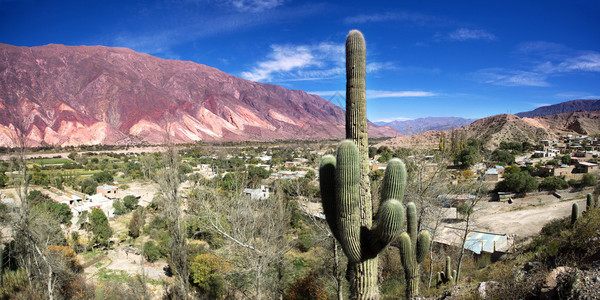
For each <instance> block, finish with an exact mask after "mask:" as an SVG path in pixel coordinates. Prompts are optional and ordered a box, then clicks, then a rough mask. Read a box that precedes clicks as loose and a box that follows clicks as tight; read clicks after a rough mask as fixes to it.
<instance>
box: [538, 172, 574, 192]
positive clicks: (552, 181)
mask: <svg viewBox="0 0 600 300" xmlns="http://www.w3.org/2000/svg"><path fill="white" fill-rule="evenodd" d="M568 187H569V184H568V183H567V181H565V179H564V177H554V176H550V177H546V178H544V180H542V182H541V183H540V188H541V189H543V190H546V191H555V190H560V189H566V188H568Z"/></svg>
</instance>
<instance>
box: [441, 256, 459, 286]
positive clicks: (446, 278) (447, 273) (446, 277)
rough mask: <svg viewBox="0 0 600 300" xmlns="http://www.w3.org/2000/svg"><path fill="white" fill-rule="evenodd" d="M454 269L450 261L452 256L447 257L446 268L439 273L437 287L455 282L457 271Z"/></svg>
mask: <svg viewBox="0 0 600 300" xmlns="http://www.w3.org/2000/svg"><path fill="white" fill-rule="evenodd" d="M451 269H452V261H451V260H450V256H446V267H445V268H444V271H442V272H438V273H437V279H438V280H437V286H438V287H439V286H440V285H443V284H446V283H448V282H452V281H454V279H455V278H456V270H451Z"/></svg>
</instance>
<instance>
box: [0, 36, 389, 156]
mask: <svg viewBox="0 0 600 300" xmlns="http://www.w3.org/2000/svg"><path fill="white" fill-rule="evenodd" d="M344 120H345V113H344V111H343V110H342V109H341V108H339V107H338V106H335V105H333V104H332V103H331V102H329V101H326V100H324V99H323V98H321V97H319V96H316V95H310V94H307V93H305V92H303V91H298V90H288V89H285V88H282V87H280V86H276V85H271V84H262V83H257V82H252V81H248V80H244V79H240V78H238V77H235V76H232V75H228V74H226V73H224V72H221V71H219V70H217V69H214V68H211V67H208V66H205V65H200V64H197V63H193V62H187V61H176V60H164V59H160V58H156V57H153V56H150V55H147V54H141V53H137V52H134V51H132V50H130V49H124V48H109V47H102V46H75V47H74V46H63V45H47V46H39V47H15V46H11V45H5V44H0V146H14V145H15V140H14V135H15V134H14V133H15V128H23V129H24V130H23V131H24V132H25V134H26V136H27V139H28V141H27V142H28V144H29V145H32V146H37V145H61V146H66V145H81V144H138V143H150V144H156V143H163V142H165V141H166V139H167V133H168V139H169V140H170V141H171V142H175V143H188V142H194V141H241V140H277V139H321V138H335V139H338V138H342V137H343V136H344ZM371 125H372V126H371V128H370V134H371V136H373V137H383V136H396V135H398V134H399V133H398V132H397V131H395V130H394V129H392V128H389V127H378V126H375V125H373V124H371Z"/></svg>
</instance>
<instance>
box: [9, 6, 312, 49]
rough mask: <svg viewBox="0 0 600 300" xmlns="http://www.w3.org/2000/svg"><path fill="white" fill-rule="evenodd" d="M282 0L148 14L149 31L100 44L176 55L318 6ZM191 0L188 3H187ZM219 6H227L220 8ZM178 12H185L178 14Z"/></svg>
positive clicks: (302, 14)
mask: <svg viewBox="0 0 600 300" xmlns="http://www.w3.org/2000/svg"><path fill="white" fill-rule="evenodd" d="M0 1H1V0H0ZM209 2H210V1H209ZM284 2H285V0H283V1H282V0H253V1H250V0H230V1H228V2H223V3H219V5H220V6H219V7H213V8H214V9H221V11H219V13H214V14H213V13H207V12H210V11H212V10H213V8H211V9H198V8H197V7H193V9H192V8H189V9H186V8H185V7H184V8H176V9H175V8H174V9H173V10H172V11H171V10H169V11H165V13H164V14H165V15H164V16H162V15H160V16H158V15H152V16H150V17H152V18H155V19H156V20H154V21H153V22H154V23H155V24H156V26H155V28H153V30H149V31H145V32H136V31H129V30H128V31H122V32H118V33H116V34H114V33H113V34H111V36H110V37H107V38H106V39H107V42H106V43H103V44H109V45H111V46H116V47H126V48H130V49H133V50H135V51H138V52H143V53H148V54H152V55H158V56H161V57H164V58H178V57H177V55H176V54H174V52H175V51H174V50H173V49H174V48H175V47H176V46H178V45H181V44H185V43H188V42H192V41H196V40H199V39H202V38H207V37H213V36H217V35H223V34H229V33H232V32H239V31H245V30H249V29H252V28H255V27H258V26H262V25H265V24H274V23H277V22H281V21H287V20H289V19H292V18H302V17H306V16H309V15H313V14H315V13H318V12H319V11H320V10H321V9H322V7H321V6H320V5H312V6H308V5H302V6H295V7H287V6H281V5H282V4H283V3H284ZM194 3H195V2H191V3H190V4H189V5H192V4H194ZM195 5H203V6H206V5H208V4H206V3H205V2H202V1H201V3H197V4H195ZM223 6H226V7H229V8H228V9H225V11H222V10H223ZM182 11H185V12H186V13H187V14H183V13H181V12H182ZM180 14H181V15H185V17H183V16H180ZM174 20H176V21H174ZM161 25H162V26H161ZM165 28H167V29H165Z"/></svg>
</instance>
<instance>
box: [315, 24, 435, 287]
mask: <svg viewBox="0 0 600 300" xmlns="http://www.w3.org/2000/svg"><path fill="white" fill-rule="evenodd" d="M365 77H366V47H365V40H364V37H363V35H362V33H360V32H359V31H357V30H352V31H350V33H349V34H348V37H347V39H346V138H347V139H348V140H345V141H342V142H341V143H340V145H339V147H338V150H337V154H336V157H333V156H331V155H328V156H325V157H323V160H322V161H321V165H320V167H319V175H320V188H321V198H322V201H323V212H324V213H325V216H326V219H327V223H328V225H329V228H330V229H331V231H332V233H333V236H334V237H335V238H336V239H337V240H338V241H339V242H340V244H341V246H342V249H343V251H344V254H346V256H347V257H348V269H347V272H346V278H347V279H348V281H349V283H350V286H349V287H350V299H379V291H378V284H377V264H378V261H377V255H378V254H379V253H380V252H381V251H382V250H383V249H384V248H385V247H386V246H387V245H388V244H390V242H392V241H393V240H395V239H397V238H398V236H399V235H400V232H402V229H403V227H404V218H405V212H404V207H403V206H402V199H403V198H404V190H405V188H406V178H407V176H406V167H405V166H404V163H403V162H402V161H401V160H399V159H392V160H390V162H389V163H388V166H387V168H386V171H385V175H384V179H383V185H382V190H381V203H380V205H379V208H378V210H377V213H376V214H375V216H374V217H373V213H372V212H373V203H372V201H371V191H370V178H369V173H370V167H369V157H368V136H367V126H368V123H367V113H366V90H365ZM407 210H408V211H407V216H406V218H407V219H409V221H410V225H408V229H409V233H410V236H409V235H408V234H406V233H405V234H406V235H407V237H408V239H409V240H408V242H409V244H411V242H410V240H411V238H412V244H411V246H410V249H409V250H407V253H409V255H410V256H407V259H408V260H407V262H409V261H410V262H411V264H410V265H411V266H413V268H416V271H414V270H413V271H411V273H410V274H411V276H412V277H410V278H411V282H412V285H414V288H411V289H410V290H411V291H412V293H413V294H416V293H417V292H418V264H419V263H420V262H421V261H422V260H423V259H424V258H425V256H426V254H427V253H428V251H429V244H430V236H429V233H428V232H421V234H419V236H418V237H417V220H416V218H417V215H416V207H415V205H414V204H412V203H409V205H408V206H407ZM415 243H416V244H415ZM415 252H416V253H415ZM407 274H408V273H407ZM414 274H416V275H414ZM415 276H416V277H415ZM407 282H408V280H407ZM407 290H408V289H407Z"/></svg>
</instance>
